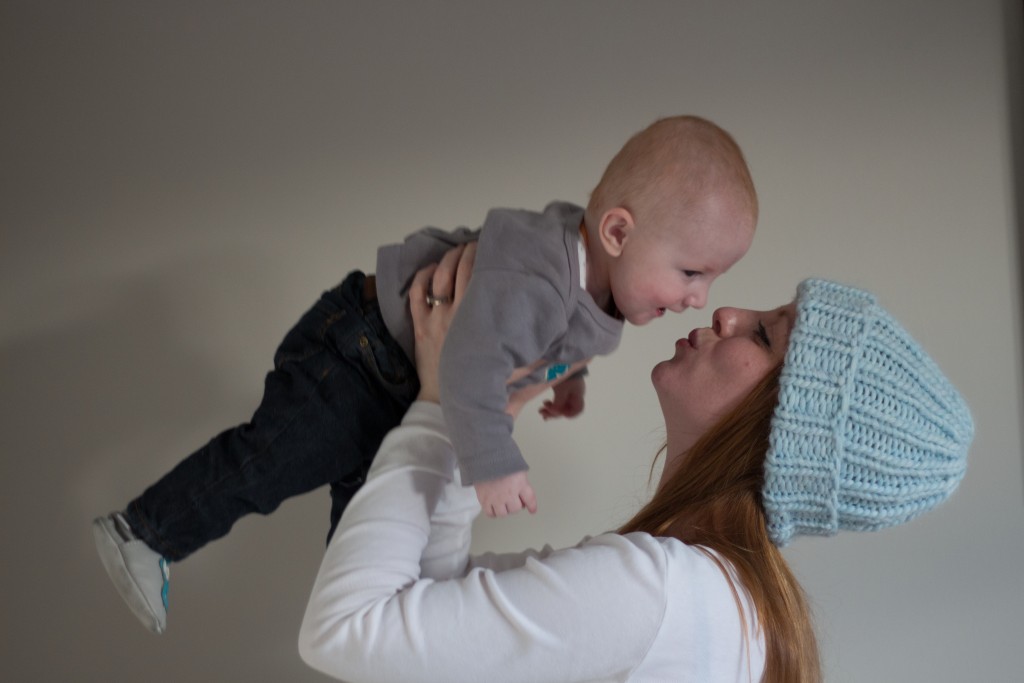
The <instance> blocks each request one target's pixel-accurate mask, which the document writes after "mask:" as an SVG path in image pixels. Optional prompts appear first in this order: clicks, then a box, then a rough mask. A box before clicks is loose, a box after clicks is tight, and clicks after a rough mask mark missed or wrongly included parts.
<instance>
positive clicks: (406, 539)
mask: <svg viewBox="0 0 1024 683" xmlns="http://www.w3.org/2000/svg"><path fill="white" fill-rule="evenodd" d="M466 251H467V253H468V255H469V261H470V263H471V257H472V253H471V251H470V249H467V250H466ZM466 260H467V259H466V255H465V254H463V258H462V259H461V260H459V261H458V268H457V270H458V272H459V273H460V277H459V281H458V282H457V283H456V287H455V290H454V298H455V302H456V305H457V303H458V300H459V298H460V296H461V293H462V292H463V291H464V283H465V280H466V279H468V272H463V270H464V268H463V266H464V262H465V261H466ZM453 263H454V261H453V260H452V259H451V258H449V257H446V260H444V261H442V263H441V264H440V265H439V266H438V268H437V270H436V271H434V272H432V273H431V272H424V273H421V274H420V275H418V276H417V281H416V282H414V290H416V292H417V293H414V294H413V295H411V298H410V300H411V302H412V305H413V319H414V322H415V324H416V334H417V347H416V348H417V353H416V355H417V367H418V369H419V373H420V381H421V386H422V391H421V395H420V398H421V400H420V401H417V402H416V403H415V404H413V406H412V407H411V408H410V410H409V412H408V414H407V415H406V417H405V419H404V420H403V422H402V424H401V426H399V427H398V428H396V429H395V430H393V431H392V432H391V433H390V434H389V435H388V437H387V438H386V439H385V440H384V442H383V443H382V444H381V447H380V450H379V452H378V454H377V457H376V459H375V462H374V464H373V467H372V468H371V470H370V475H369V477H368V480H367V483H366V484H365V485H364V486H363V488H362V489H361V490H360V491H359V492H358V493H357V494H356V496H355V497H354V498H353V500H352V502H351V503H350V504H349V506H348V508H347V509H346V511H345V514H344V516H343V517H342V521H341V524H340V526H339V528H338V531H337V533H335V535H334V538H333V540H332V542H331V544H330V546H329V547H328V549H327V552H326V554H325V556H324V560H323V564H322V565H321V567H320V571H319V574H318V576H317V578H316V582H315V584H314V586H313V591H312V595H311V596H310V600H309V604H308V606H307V608H306V614H305V617H304V619H303V623H302V630H301V633H300V637H299V649H300V652H301V654H302V657H303V659H305V660H306V662H307V663H309V664H310V665H311V666H313V667H314V668H317V669H319V670H321V671H323V672H325V673H327V674H330V675H332V676H337V677H340V678H344V679H345V680H349V681H353V682H359V681H402V682H403V683H406V682H409V683H414V682H415V681H451V682H453V683H456V682H458V681H472V682H473V683H478V682H479V681H490V682H497V681H504V680H507V681H516V682H520V683H521V682H522V681H531V682H533V681H537V682H539V681H547V680H550V681H577V680H579V681H585V680H595V679H604V678H610V679H622V678H624V677H625V676H626V674H627V673H628V671H630V670H631V669H632V668H633V667H635V666H636V665H637V664H638V663H639V662H640V661H641V660H642V658H643V656H644V654H645V653H646V651H647V649H648V647H649V646H650V643H651V642H652V641H653V639H654V638H655V636H656V634H657V631H658V629H659V627H660V625H661V620H662V618H663V613H664V609H665V598H664V590H665V567H666V563H665V554H664V551H663V549H662V548H661V546H660V545H659V544H658V543H657V541H655V540H654V539H651V538H650V537H649V536H646V535H641V537H640V538H638V539H636V538H635V539H632V540H631V539H629V538H625V537H621V536H617V535H606V536H601V537H598V538H597V539H593V540H591V541H589V542H588V543H587V544H585V545H584V546H581V547H579V548H573V549H569V550H562V551H557V552H550V550H549V549H546V550H545V551H543V552H542V553H541V554H540V555H539V556H532V555H524V556H522V557H521V558H517V559H516V561H515V562H514V563H513V562H499V563H497V564H503V565H504V566H506V567H507V566H510V565H512V564H517V565H520V566H518V567H516V568H514V569H509V570H507V571H500V572H499V571H493V570H490V569H479V568H477V569H472V570H470V571H469V572H468V574H466V575H465V576H463V577H462V578H458V579H454V580H447V581H434V580H431V579H429V578H423V577H424V576H425V575H427V574H430V575H433V576H459V575H461V574H463V572H465V569H466V566H467V558H468V550H469V540H470V537H469V532H470V525H471V523H472V519H473V518H474V517H475V515H476V514H477V512H478V510H479V507H478V505H477V503H476V496H475V493H474V492H473V490H472V489H471V488H466V487H462V486H461V485H460V482H459V479H458V474H457V468H456V462H455V455H454V452H453V450H452V447H451V444H450V442H449V441H448V438H447V434H446V431H445V426H444V420H443V417H442V414H441V410H440V407H439V406H438V405H437V404H436V403H433V402H431V401H436V397H437V388H438V386H437V374H436V370H437V356H438V355H439V352H440V347H441V341H442V340H443V337H444V332H445V331H446V329H447V324H448V322H450V319H451V315H452V314H453V310H454V308H455V306H445V305H442V306H439V307H437V308H433V309H431V308H428V307H427V306H426V305H425V303H424V300H425V291H426V282H427V281H428V280H429V279H430V278H431V277H433V278H434V292H435V293H444V292H450V291H452V290H451V289H444V286H445V283H446V282H449V279H450V278H451V275H452V273H454V272H456V269H455V268H454V267H453ZM466 270H467V271H468V268H467V269H466ZM503 557H504V559H505V560H507V559H508V557H509V556H503Z"/></svg>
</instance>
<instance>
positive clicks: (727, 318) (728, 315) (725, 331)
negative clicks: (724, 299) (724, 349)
mask: <svg viewBox="0 0 1024 683" xmlns="http://www.w3.org/2000/svg"><path fill="white" fill-rule="evenodd" d="M738 320H739V309H736V308H719V309H716V310H715V312H714V313H713V314H712V315H711V328H712V329H713V330H714V331H715V334H717V335H718V336H719V337H731V336H732V335H734V334H735V333H736V325H737V322H738Z"/></svg>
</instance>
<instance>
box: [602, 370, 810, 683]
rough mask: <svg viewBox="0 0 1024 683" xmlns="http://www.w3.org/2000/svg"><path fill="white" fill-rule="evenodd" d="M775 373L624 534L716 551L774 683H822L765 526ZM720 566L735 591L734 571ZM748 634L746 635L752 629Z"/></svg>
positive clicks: (804, 617)
mask: <svg viewBox="0 0 1024 683" xmlns="http://www.w3.org/2000/svg"><path fill="white" fill-rule="evenodd" d="M781 370H782V366H781V365H780V366H779V367H777V368H775V369H774V370H772V371H771V372H770V373H768V376H767V377H765V378H764V380H762V381H761V382H760V384H758V385H757V387H755V388H754V390H753V391H752V392H751V393H750V394H749V395H748V396H747V397H746V398H745V399H744V400H743V402H742V403H741V404H740V405H739V406H737V407H736V408H735V409H734V410H733V411H731V412H730V413H729V414H728V415H726V416H725V417H724V418H722V419H721V420H719V422H718V423H717V424H715V425H714V426H713V427H712V428H711V429H710V430H709V431H708V432H707V433H706V434H705V435H704V436H703V437H701V438H700V440H698V441H697V443H696V444H694V445H693V447H692V448H691V449H690V450H689V452H688V453H687V454H686V455H685V457H683V458H682V459H681V462H680V463H679V467H678V469H677V470H676V471H675V472H674V473H672V474H671V475H670V478H669V479H668V480H667V481H666V482H664V484H663V485H662V486H661V487H660V488H659V490H658V492H657V493H656V494H655V495H654V497H653V498H652V499H651V501H650V502H649V503H648V504H647V505H645V506H644V507H643V509H641V510H640V511H639V512H638V513H637V514H636V515H635V516H634V517H633V519H631V520H630V521H629V522H627V523H626V525H625V526H623V527H622V528H621V529H620V530H619V532H620V533H628V532H631V531H644V532H647V533H649V534H651V535H653V536H671V537H673V538H677V539H679V540H680V541H682V542H683V543H686V544H687V545H691V546H700V547H701V548H702V549H710V550H713V551H714V552H715V553H717V554H718V555H719V556H720V557H722V558H725V560H727V561H728V562H729V563H730V564H731V565H732V567H733V569H734V570H735V572H736V576H737V577H738V578H739V582H740V583H741V584H742V589H746V592H747V594H748V595H749V596H750V599H751V602H752V603H753V605H754V608H755V609H756V611H757V619H758V623H759V626H760V628H761V629H762V631H763V633H764V640H765V670H764V677H763V678H762V680H763V681H765V682H767V683H776V682H780V683H793V682H799V683H805V682H810V683H818V682H819V681H820V680H821V665H820V662H819V659H818V645H817V641H816V639H815V637H814V630H813V628H812V625H811V618H810V610H809V608H808V606H807V601H806V598H805V596H804V592H803V589H802V588H801V587H800V584H799V583H798V582H797V580H796V577H794V576H793V573H792V572H791V571H790V569H789V566H788V565H787V564H786V561H785V559H784V558H783V557H782V553H781V552H779V549H778V548H776V547H775V545H774V544H773V543H772V542H771V539H770V538H769V536H768V529H767V526H766V524H765V512H764V506H763V504H762V501H761V489H762V487H763V484H764V458H765V454H766V453H767V451H768V435H769V432H770V431H771V419H772V414H773V412H774V410H775V406H776V404H777V403H778V394H779V374H780V372H781ZM707 554H708V556H709V557H710V558H711V559H712V560H714V561H715V562H716V563H717V564H718V565H719V567H720V568H721V570H722V572H723V573H724V574H725V576H726V578H727V579H728V580H729V583H730V585H731V586H732V589H733V594H734V596H736V598H737V608H738V609H740V620H741V623H743V624H746V619H745V617H744V615H743V610H742V608H741V607H740V602H739V595H738V593H737V592H736V591H737V587H736V585H735V583H734V582H733V580H732V577H731V576H730V573H729V571H727V569H726V567H725V566H724V565H723V564H722V562H721V561H719V559H718V558H717V557H715V555H714V554H713V553H707ZM745 631H746V629H745Z"/></svg>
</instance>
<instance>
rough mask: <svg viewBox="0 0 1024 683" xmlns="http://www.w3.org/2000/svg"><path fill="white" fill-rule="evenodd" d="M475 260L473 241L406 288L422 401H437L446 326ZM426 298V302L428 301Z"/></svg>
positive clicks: (447, 255)
mask: <svg viewBox="0 0 1024 683" xmlns="http://www.w3.org/2000/svg"><path fill="white" fill-rule="evenodd" d="M475 257H476V242H470V243H469V244H464V245H460V246H458V247H455V248H454V249H452V250H450V251H448V253H446V254H445V255H444V256H443V257H442V258H441V261H440V262H439V263H436V264H431V265H429V266H427V267H425V268H423V269H421V270H420V271H419V272H418V273H416V276H415V277H414V278H413V281H412V286H411V287H410V288H409V308H410V310H411V312H412V325H413V330H414V332H415V339H416V372H417V373H418V374H419V378H420V393H419V396H418V397H417V398H418V399H419V400H421V401H432V402H434V403H439V402H440V397H439V396H440V380H439V378H438V366H439V365H440V363H441V347H442V346H444V338H445V335H447V334H448V326H449V325H450V324H451V322H452V318H453V317H455V311H456V310H458V308H459V303H460V302H461V301H462V297H463V295H465V293H466V286H467V285H468V284H469V277H470V275H471V273H472V271H473V260H474V258H475ZM428 298H429V301H428Z"/></svg>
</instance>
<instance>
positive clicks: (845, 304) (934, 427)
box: [763, 280, 974, 546]
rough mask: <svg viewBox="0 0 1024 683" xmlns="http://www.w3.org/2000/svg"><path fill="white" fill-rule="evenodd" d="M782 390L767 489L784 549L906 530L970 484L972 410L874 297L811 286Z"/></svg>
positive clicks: (772, 524) (800, 298) (805, 290)
mask: <svg viewBox="0 0 1024 683" xmlns="http://www.w3.org/2000/svg"><path fill="white" fill-rule="evenodd" d="M779 383H780V386H779V404H778V406H777V407H776V409H775V414H774V417H773V419H772V429H771V436H770V445H769V449H768V453H767V456H766V458H765V485H764V490H763V495H764V506H765V510H766V512H767V514H768V531H769V534H770V536H771V538H772V541H773V542H774V543H775V544H776V545H779V546H783V545H786V544H787V543H788V542H789V540H790V539H791V538H792V537H793V536H794V535H798V534H814V535H832V534H835V533H837V532H838V531H839V530H840V529H848V530H856V531H872V530H876V529H881V528H884V527H888V526H893V525H896V524H901V523H903V522H906V521H908V520H910V519H912V518H914V517H916V516H918V515H920V514H922V513H923V512H926V511H928V510H930V509H932V508H933V507H935V506H936V505H938V504H939V503H940V502H942V501H944V500H945V499H946V498H948V497H949V495H950V494H951V493H952V492H953V490H954V489H955V488H956V487H957V485H958V484H959V483H960V481H961V479H963V476H964V473H965V471H966V467H967V450H968V447H969V446H970V443H971V440H972V438H973V436H974V424H973V421H972V419H971V414H970V411H969V409H968V407H967V404H966V403H965V402H964V400H963V398H962V397H961V396H960V394H959V393H958V392H957V391H956V389H955V388H954V387H953V385H952V384H951V383H950V382H949V380H948V379H947V378H946V377H945V376H944V375H943V374H942V372H941V371H940V370H939V368H938V366H936V364H935V362H934V361H933V360H932V359H931V358H930V357H929V356H928V355H927V354H926V353H925V352H924V350H923V349H922V348H921V347H920V345H919V344H918V343H917V342H915V341H914V340H913V339H912V338H911V337H910V335H909V334H908V333H907V332H906V331H905V330H904V329H903V328H902V327H901V326H900V325H899V323H897V322H896V321H895V320H894V319H893V318H892V316H890V315H889V314H888V313H887V312H886V311H884V310H883V309H882V308H881V307H880V306H879V305H878V303H877V301H876V300H875V297H874V296H872V295H871V294H869V293H867V292H864V291H862V290H859V289H854V288H852V287H847V286H844V285H841V284H838V283H835V282H829V281H824V280H805V281H804V282H802V283H801V284H800V286H799V287H798V289H797V315H796V323H795V325H794V327H793V331H792V334H791V336H790V342H789V348H788V349H787V352H786V358H785V362H784V365H783V369H782V374H781V376H780V380H779Z"/></svg>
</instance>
